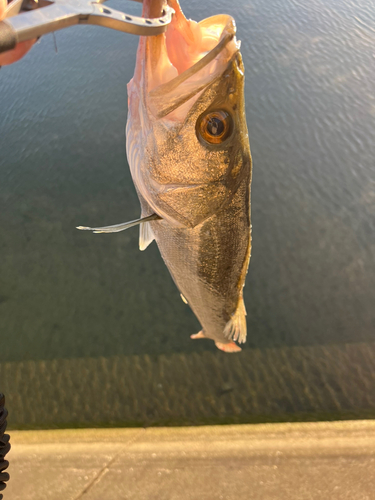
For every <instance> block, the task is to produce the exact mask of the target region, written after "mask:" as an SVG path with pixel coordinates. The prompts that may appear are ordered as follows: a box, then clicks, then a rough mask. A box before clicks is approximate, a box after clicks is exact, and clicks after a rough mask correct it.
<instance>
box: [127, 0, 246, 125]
mask: <svg viewBox="0 0 375 500" xmlns="http://www.w3.org/2000/svg"><path fill="white" fill-rule="evenodd" d="M156 1H157V2H160V3H161V4H162V2H161V1H160V0H156ZM168 4H169V5H170V7H172V8H173V9H174V11H175V15H174V16H173V19H172V22H171V24H170V25H169V26H168V29H167V31H166V33H165V34H162V35H158V36H154V37H147V38H146V39H145V37H144V38H143V40H141V42H140V47H139V51H138V55H137V65H136V74H137V73H138V75H139V77H140V80H141V83H142V84H143V87H144V90H145V94H146V96H147V101H148V108H149V110H150V112H151V114H152V115H153V116H154V117H155V118H157V119H160V118H164V117H168V120H180V119H181V118H183V117H184V116H186V114H187V112H188V110H189V109H190V108H191V106H192V105H193V104H194V102H195V101H196V99H197V98H198V97H199V94H200V93H201V92H202V91H203V90H204V89H205V88H206V87H207V86H208V85H210V84H211V83H212V82H213V81H214V80H215V79H216V78H218V77H220V76H221V75H222V74H223V73H224V71H225V69H226V67H227V65H228V62H229V61H230V60H231V58H232V57H233V55H234V54H235V53H236V52H238V50H239V48H240V43H239V42H237V40H236V37H235V33H236V25H235V22H234V19H233V18H232V17H231V16H229V15H218V16H213V17H210V18H207V19H204V20H203V21H200V22H199V23H197V22H195V21H192V20H188V19H186V17H185V15H184V14H183V12H182V10H181V7H180V5H179V2H178V0H168ZM151 7H152V8H153V9H154V10H155V0H144V11H143V15H144V16H145V17H149V14H150V12H152V10H151ZM142 74H143V78H141V75H142Z"/></svg>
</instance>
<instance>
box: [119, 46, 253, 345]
mask: <svg viewBox="0 0 375 500" xmlns="http://www.w3.org/2000/svg"><path fill="white" fill-rule="evenodd" d="M147 43H153V42H147ZM151 53H153V55H154V56H155V53H157V50H156V51H155V46H154V47H152V46H151V49H150V50H149V54H151ZM145 54H146V57H147V50H146V52H145ZM138 71H139V68H138ZM142 71H143V86H142V76H141V77H139V74H138V81H137V78H135V79H134V81H133V82H130V84H129V87H128V89H129V119H128V127H127V130H128V137H127V139H128V158H129V163H130V167H131V171H132V176H133V180H134V183H135V186H136V189H137V193H138V196H139V199H140V202H141V206H142V216H146V215H149V214H151V213H154V212H155V213H156V214H158V215H159V216H161V217H162V219H161V220H158V221H152V222H149V223H147V224H148V225H149V228H148V241H146V242H144V244H143V246H144V247H145V246H147V244H148V243H149V242H150V241H151V240H152V238H153V237H154V238H155V240H156V243H157V245H158V247H159V250H160V253H161V255H162V257H163V260H164V262H165V264H166V266H167V267H168V269H169V271H170V273H171V276H172V278H173V279H174V281H175V283H176V285H177V287H178V289H179V290H180V292H181V294H182V295H183V296H184V297H185V298H186V300H187V302H188V303H189V305H190V307H191V308H192V310H193V312H194V313H195V315H196V316H197V318H198V319H199V321H200V323H201V325H202V328H203V329H202V332H201V334H200V336H199V338H203V337H206V338H211V339H213V340H214V341H215V343H216V345H217V346H218V347H219V348H220V349H222V350H228V351H236V350H240V349H239V348H238V346H236V345H235V344H234V343H233V340H238V341H239V342H244V341H245V339H246V319H245V314H246V313H245V308H244V304H243V296H242V291H243V286H244V284H245V278H246V273H247V269H248V265H249V259H250V252H251V222H250V182H251V155H250V147H249V140H248V133H247V126H246V117H245V107H244V70H243V64H242V58H241V55H240V53H239V51H238V50H237V51H235V53H234V54H233V56H232V57H231V59H230V60H229V62H228V63H227V64H226V67H225V69H224V71H223V72H222V73H221V74H220V75H219V76H218V77H217V78H216V79H215V80H214V81H213V82H211V83H210V84H209V85H208V86H207V87H206V88H205V89H204V90H203V92H201V94H200V95H199V96H198V98H197V99H196V100H195V102H194V104H193V105H192V106H191V108H190V109H189V110H188V112H187V114H186V116H185V117H184V118H183V119H182V120H180V121H179V120H168V115H167V117H166V118H164V119H158V118H155V113H152V112H151V111H150V109H152V105H150V93H149V92H148V89H147V88H146V85H147V64H144V66H143V68H141V74H142ZM151 94H152V92H151ZM166 98H167V96H166ZM151 104H152V103H151ZM211 110H212V111H216V110H224V111H226V112H227V113H229V115H230V116H231V119H232V122H233V132H232V134H231V135H230V137H229V138H228V139H226V140H225V141H224V142H223V144H219V145H218V144H216V145H210V144H207V143H206V142H205V141H203V140H201V139H200V138H199V137H198V134H197V132H196V123H197V120H198V119H199V117H200V116H201V115H202V113H206V112H209V111H211ZM133 124H134V125H135V130H136V131H135V132H134V131H132V127H133ZM140 124H142V126H140ZM143 231H144V228H143ZM141 240H142V229H141Z"/></svg>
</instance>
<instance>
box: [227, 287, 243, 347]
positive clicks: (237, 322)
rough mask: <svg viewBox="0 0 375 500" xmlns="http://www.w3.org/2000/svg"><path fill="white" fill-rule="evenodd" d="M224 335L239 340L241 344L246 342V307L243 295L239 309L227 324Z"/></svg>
mask: <svg viewBox="0 0 375 500" xmlns="http://www.w3.org/2000/svg"><path fill="white" fill-rule="evenodd" d="M224 335H225V337H226V338H227V339H229V340H234V341H236V340H238V342H239V343H240V344H243V343H244V342H246V309H245V304H244V301H243V296H242V295H241V296H240V300H239V301H238V305H237V309H236V310H235V312H234V314H233V316H232V317H231V319H230V320H229V321H228V323H227V324H226V325H225V328H224Z"/></svg>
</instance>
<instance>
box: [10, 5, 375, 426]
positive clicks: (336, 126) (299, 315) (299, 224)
mask: <svg viewBox="0 0 375 500" xmlns="http://www.w3.org/2000/svg"><path fill="white" fill-rule="evenodd" d="M181 3H182V7H183V8H184V10H185V13H186V14H187V16H188V17H191V18H194V19H196V20H200V19H203V18H204V17H208V16H210V15H213V14H216V13H221V12H227V13H229V14H232V15H233V17H234V18H235V19H236V20H237V25H238V38H239V39H240V40H242V54H243V57H244V62H245V67H246V109H247V118H248V127H249V135H250V143H251V150H252V155H253V160H254V175H253V186H252V220H253V245H254V246H253V253H252V258H251V263H250V270H249V274H248V278H247V283H246V288H245V303H246V308H247V313H248V316H247V318H248V341H247V344H246V345H245V349H246V350H248V351H252V352H258V351H256V349H260V350H261V351H260V352H263V350H264V349H266V350H267V349H271V351H267V352H277V351H272V349H273V348H280V351H279V352H280V353H282V352H283V353H284V354H283V355H282V356H281V354H280V356H281V357H284V358H286V357H288V356H289V355H288V356H286V355H285V352H288V353H292V352H294V351H293V349H294V348H301V349H302V348H305V347H306V349H310V348H311V349H314V348H315V347H314V346H317V348H318V347H319V346H323V347H324V346H327V349H328V348H329V346H330V345H332V344H338V345H342V346H344V344H345V345H347V344H353V343H362V344H361V345H363V343H364V342H365V343H367V344H365V345H369V346H370V345H372V344H371V343H372V342H375V307H374V303H375V302H374V297H375V165H374V157H375V132H374V124H375V97H374V95H375V93H374V82H375V52H374V46H375V14H374V8H373V4H372V2H371V1H370V0H362V1H361V0H359V1H357V2H354V1H353V2H349V1H347V0H342V1H339V0H312V1H311V2H303V1H295V0H270V1H268V2H264V1H262V0H252V1H244V0H241V1H237V2H224V1H223V0H216V1H215V2H214V1H211V0H210V1H207V2H202V1H200V0H199V1H198V0H189V1H187V0H185V1H184V0H181ZM111 5H112V6H113V7H115V8H119V9H124V10H127V11H128V12H130V13H138V12H139V11H140V6H139V5H136V4H133V3H131V2H120V1H113V2H111ZM56 41H57V48H58V52H57V53H55V49H54V42H53V38H52V36H46V37H44V38H43V39H41V41H40V42H39V43H38V44H37V46H36V47H35V48H34V49H33V50H32V51H31V52H30V54H28V55H27V56H26V57H25V59H24V60H22V61H21V62H20V63H18V64H16V65H13V66H11V67H4V68H2V69H1V71H0V109H1V114H0V151H1V153H0V185H1V187H0V207H1V208H0V234H1V238H0V255H1V260H0V279H1V283H0V362H3V363H4V362H9V361H14V362H17V363H19V362H21V361H29V360H30V361H33V362H39V361H40V360H46V361H47V362H48V360H53V359H56V358H58V359H61V360H64V359H65V360H68V358H69V359H75V358H84V359H86V358H98V357H103V358H105V359H112V358H111V357H113V356H115V357H116V356H117V357H118V356H120V357H121V356H122V357H124V359H125V358H126V359H127V358H128V357H129V356H131V355H142V356H144V355H151V356H153V357H154V358H152V359H156V358H155V356H157V355H165V356H167V357H168V356H169V357H170V356H172V357H173V355H174V354H173V353H178V355H180V354H181V353H183V355H184V356H187V357H189V356H190V358H189V359H201V360H205V359H206V358H205V356H213V357H214V358H212V359H215V360H219V361H220V360H221V359H224V358H221V357H220V356H221V354H220V353H218V352H216V350H215V348H214V347H213V343H212V342H208V341H207V342H204V341H196V342H193V341H191V340H190V338H189V335H190V334H191V333H194V332H196V331H198V329H199V324H198V322H197V320H196V319H195V317H194V315H193V314H192V312H191V311H190V309H189V307H188V306H186V305H185V304H184V303H183V302H182V301H181V299H180V297H179V293H178V291H177V289H176V288H175V286H174V284H173V282H172V279H171V278H170V276H169V273H168V271H167V270H166V268H165V266H164V264H163V262H162V260H161V257H160V256H159V253H158V250H157V248H156V245H155V244H153V245H151V247H149V248H148V249H147V251H145V252H143V253H141V252H139V250H138V230H137V229H133V230H129V231H126V232H124V233H119V234H114V235H92V234H88V233H82V232H79V231H77V230H76V229H75V226H77V225H81V224H82V225H91V226H92V225H98V226H99V225H107V224H115V223H119V222H123V221H125V220H132V219H134V218H137V217H138V216H139V213H140V211H139V203H138V200H137V197H136V194H135V190H134V187H133V185H132V182H131V178H130V173H129V169H128V165H127V161H126V156H125V139H124V127H125V122H126V115H127V95H126V83H127V82H128V81H129V80H130V78H131V76H132V73H133V69H134V63H135V53H136V46H137V42H138V40H137V38H136V37H132V36H131V35H126V34H121V33H116V32H113V31H110V30H106V29H103V28H95V27H80V28H71V29H69V30H66V31H65V32H58V33H57V34H56ZM307 346H310V347H307ZM323 347H322V348H323ZM254 348H256V349H255V350H254ZM320 348H321V347H319V349H320ZM338 348H340V347H338ZM346 348H347V347H345V349H346ZM283 349H284V350H283ZM285 349H292V350H289V351H285ZM343 349H344V347H343ZM364 350H365V351H366V347H364ZM207 351H210V352H208V353H207ZM309 352H310V351H309ZM311 352H312V351H311ZM314 352H315V351H314ZM319 352H320V351H319ZM340 352H341V351H340ZM194 353H197V354H194ZM211 353H212V354H211ZM316 353H318V351H316ZM243 354H245V353H243ZM181 355H182V354H181ZM246 355H247V353H246ZM192 356H193V358H192ZM194 356H198V358H197V357H195V358H194ZM199 356H201V357H199ZM249 356H250V354H249ZM272 356H273V355H272ZM272 356H271V358H272ZM316 356H318V357H319V356H320V354H319V353H318V354H316ZM329 356H331V354H330V355H329ZM276 357H277V355H276ZM146 358H147V356H146ZM113 359H114V358H113ZM116 359H117V358H116ZM129 359H130V358H129ZM131 359H145V358H131ZM147 359H148V358H147ZM168 359H169V358H168ZM207 359H208V358H207ZM209 359H211V358H209ZM231 359H233V358H231ZM243 359H245V358H243ZM246 359H247V358H246ZM249 359H250V358H249ZM272 359H274V358H272ZM345 359H347V358H345ZM356 359H357V358H356ZM223 362H224V361H223ZM241 362H242V361H241ZM241 362H240V361H238V360H236V361H233V363H241ZM43 363H44V361H43ZM203 363H204V361H202V364H203ZM215 363H216V361H215ZM225 363H227V364H228V363H229V365H228V370H229V371H230V370H231V367H230V363H231V361H225ZM270 363H272V361H270ZM360 364H361V363H360ZM349 365H350V363H349ZM349 365H348V366H349ZM12 366H13V365H12ZM14 366H15V365H14ZM22 366H24V365H22ZM30 366H31V365H30ZM43 366H44V365H43ZM51 366H52V365H51ZM173 366H178V363H177V365H176V364H175V365H173V363H172V365H171V369H172V367H173ZM194 366H195V365H194ZM199 366H200V365H199V362H198V361H197V366H196V367H195V368H194V370H197V371H199V370H200V368H199ZM215 366H216V365H215ZM219 366H220V363H219ZM281 366H283V364H282V363H281ZM71 369H73V368H69V370H71ZM96 369H97V368H96ZM174 369H175V368H173V370H174ZM296 370H297V372H298V368H296ZM55 371H56V370H55ZM86 371H87V373H90V370H89V369H88V368H87V370H86ZM31 372H32V370H31ZM22 373H24V374H23V375H22V376H21V375H19V377H21V378H20V380H22V377H24V378H25V379H28V380H29V379H30V374H29V372H22ZM150 373H151V372H150ZM188 373H189V372H187V376H188ZM124 376H125V375H124ZM332 377H333V380H334V375H332ZM68 378H69V377H68ZM111 380H112V379H111ZM114 380H117V379H116V377H114V378H113V380H112V382H111V384H112V386H113V384H116V382H114ZM225 383H226V382H225V381H224V382H223V384H225ZM4 384H5V382H4ZM7 384H8V385H7V386H6V387H10V386H11V381H9V380H8V382H7ZM145 384H146V385H145V387H146V386H147V381H145ZM5 385H6V384H5ZM0 388H1V380H0ZM116 390H118V391H120V392H119V394H120V393H121V388H120V386H119V387H118V388H116ZM223 390H224V392H225V387H224V389H223ZM243 390H245V389H243ZM8 391H9V388H8ZM146 392H147V391H146ZM276 392H277V391H276ZM146 396H147V394H146ZM189 397H193V398H194V394H192V395H190V396H189ZM14 404H15V403H14ZM353 404H354V403H353ZM369 404H370V403H369ZM371 404H372V403H371ZM301 405H302V406H301V408H299V409H300V410H301V409H302V410H304V409H305V410H306V408H307V407H306V405H305V406H303V404H302V403H301ZM323 406H324V405H323ZM370 406H371V405H370ZM347 407H348V408H349V409H350V408H351V406H350V404H349V403H348V405H347ZM374 407H375V406H374ZM327 408H328V407H327ZM327 408H325V407H322V409H321V410H322V411H323V410H325V409H327ZM284 409H285V408H284ZM286 409H288V408H287V407H286ZM289 409H290V408H289ZM307 409H309V408H307ZM328 409H330V411H331V410H332V408H331V407H329V408H328ZM292 410H293V408H292V409H291V410H290V411H292ZM310 410H311V408H310ZM56 411H58V410H56ZM228 411H229V410H228ZM285 411H286V410H285ZM332 411H333V410H332ZM229 413H230V411H229ZM130 414H131V412H130ZM116 418H117V417H116ZM171 418H172V419H173V415H172V417H171ZM207 418H209V417H207ZM118 419H121V415H120V416H119V417H118ZM128 419H130V420H131V417H128ZM21 420H22V419H21ZM76 420H77V419H76ZM134 420H136V418H135V417H134Z"/></svg>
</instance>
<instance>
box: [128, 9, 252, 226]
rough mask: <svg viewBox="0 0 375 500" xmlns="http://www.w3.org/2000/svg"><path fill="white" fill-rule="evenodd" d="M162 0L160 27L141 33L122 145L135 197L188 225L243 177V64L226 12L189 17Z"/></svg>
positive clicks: (224, 200)
mask: <svg viewBox="0 0 375 500" xmlns="http://www.w3.org/2000/svg"><path fill="white" fill-rule="evenodd" d="M148 3H149V6H148V4H147V1H145V2H144V6H145V14H146V16H147V14H148V13H149V12H150V8H151V3H150V2H148ZM169 4H170V5H171V6H172V7H173V8H174V10H175V16H174V18H173V20H172V23H171V24H170V26H169V27H168V29H167V31H166V33H165V34H162V35H158V36H155V37H142V38H141V40H140V44H139V48H138V54H137V63H136V69H135V74H134V78H133V79H132V80H131V82H130V83H129V85H128V94H129V115H128V125H127V152H128V159H129V164H130V169H131V172H132V176H133V180H134V182H135V185H136V188H137V191H138V194H139V195H140V199H141V203H143V204H144V205H147V206H148V207H149V209H150V210H152V211H154V212H156V213H157V214H158V215H160V216H161V217H162V218H163V219H165V220H167V221H168V222H169V223H170V224H172V225H182V226H188V227H195V226H196V225H197V224H199V223H200V222H202V221H203V220H205V219H206V218H207V217H209V216H210V215H212V214H214V213H215V212H217V211H218V210H220V209H221V208H222V207H223V206H224V205H226V204H228V203H230V201H231V199H232V198H233V196H234V194H235V192H236V190H237V188H238V186H239V183H240V182H241V181H242V180H243V179H244V177H246V176H247V177H248V182H250V178H249V175H250V174H249V172H250V165H251V158H250V149H249V142H248V133H247V127H246V119H245V111H244V68H243V63H242V58H241V54H240V52H239V49H240V43H239V42H238V41H237V40H236V37H235V33H236V25H235V22H234V20H233V18H232V17H231V16H228V15H218V16H213V17H210V18H208V19H205V20H203V21H201V22H199V23H196V22H195V21H191V20H187V19H186V18H185V16H184V14H183V13H182V11H181V8H180V6H179V3H178V1H177V0H170V1H169ZM147 8H149V10H147Z"/></svg>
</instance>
